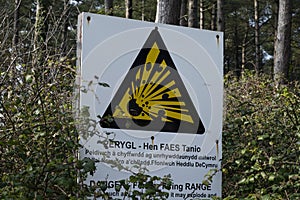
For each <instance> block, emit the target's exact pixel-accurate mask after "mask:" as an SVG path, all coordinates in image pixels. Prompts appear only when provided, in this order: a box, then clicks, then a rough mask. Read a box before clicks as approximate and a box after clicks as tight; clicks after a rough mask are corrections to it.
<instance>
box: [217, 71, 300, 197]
mask: <svg viewBox="0 0 300 200" xmlns="http://www.w3.org/2000/svg"><path fill="white" fill-rule="evenodd" d="M225 79H226V80H225V109H224V110H225V111H224V112H225V114H224V117H225V119H224V127H223V169H222V170H223V196H224V197H227V198H226V199H235V198H238V199H276V200H278V199H299V198H300V153H299V152H300V87H299V84H298V83H294V84H291V85H288V86H282V87H280V88H275V87H274V85H273V81H272V79H271V78H268V77H266V76H264V75H261V76H260V77H257V76H254V75H252V74H251V73H246V74H245V75H244V77H243V78H241V79H237V78H234V77H232V76H231V75H228V76H226V78H225Z"/></svg>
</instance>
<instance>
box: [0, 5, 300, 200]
mask: <svg viewBox="0 0 300 200" xmlns="http://www.w3.org/2000/svg"><path fill="white" fill-rule="evenodd" d="M0 5H1V7H0V55H1V56H0V75H1V76H0V198H1V199H85V198H86V197H87V196H88V195H94V196H102V197H103V198H106V199H109V197H108V195H107V194H106V192H105V190H106V188H105V187H100V191H98V192H95V191H96V190H95V189H96V188H90V189H87V188H84V187H82V186H81V184H80V182H81V181H82V180H83V179H84V178H85V176H86V174H87V173H93V171H94V170H95V166H94V163H93V161H92V160H88V159H87V160H78V159H77V149H78V147H79V144H78V132H77V130H76V123H77V121H76V119H75V118H74V109H73V101H74V95H73V91H74V79H75V76H76V34H77V16H78V14H79V13H81V12H93V13H99V14H107V15H114V16H119V17H126V18H133V19H137V20H145V21H156V22H160V23H169V24H174V25H181V26H189V27H192V28H199V29H209V30H219V31H224V44H225V47H224V71H225V76H224V80H225V81H224V85H225V94H224V99H225V103H224V104H225V107H224V125H223V165H222V172H223V199H291V200H293V199H299V198H300V175H299V174H300V153H299V152H300V119H299V118H300V87H299V83H298V81H299V79H300V76H299V75H300V34H299V32H300V1H298V0H279V1H278V0H251V1H250V0H198V1H197V0H125V1H124V0H114V1H113V0H105V1H104V0H97V1H96V0H82V1H78V0H72V1H67V0H60V1H50V0H14V1H13V0H8V1H3V0H0ZM78 180H79V182H78ZM131 181H141V182H143V183H145V184H144V185H146V186H145V188H144V190H142V191H143V192H136V193H135V194H136V196H134V197H133V196H131V198H132V199H134V198H135V197H137V198H140V199H151V198H153V199H154V198H155V197H156V196H157V197H156V198H159V199H163V198H166V196H165V195H166V194H165V193H163V192H162V191H161V185H163V184H167V185H168V184H169V179H166V178H165V177H155V178H153V177H148V176H145V175H141V174H138V175H133V178H132V179H131ZM157 182H159V183H157ZM146 183H147V184H146ZM122 187H124V188H125V189H126V188H127V185H126V184H125V183H124V185H122Z"/></svg>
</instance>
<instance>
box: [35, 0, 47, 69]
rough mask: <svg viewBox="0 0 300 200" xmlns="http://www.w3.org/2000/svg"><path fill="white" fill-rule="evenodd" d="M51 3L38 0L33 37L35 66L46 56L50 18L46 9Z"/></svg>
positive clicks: (45, 0)
mask: <svg viewBox="0 0 300 200" xmlns="http://www.w3.org/2000/svg"><path fill="white" fill-rule="evenodd" d="M49 6H50V3H49V2H48V1H47V0H37V2H36V14H35V24H34V39H33V60H32V64H33V67H37V66H38V65H40V64H41V61H42V59H43V58H44V56H43V54H46V53H45V48H46V39H47V32H48V19H47V13H46V10H47V9H48V8H49Z"/></svg>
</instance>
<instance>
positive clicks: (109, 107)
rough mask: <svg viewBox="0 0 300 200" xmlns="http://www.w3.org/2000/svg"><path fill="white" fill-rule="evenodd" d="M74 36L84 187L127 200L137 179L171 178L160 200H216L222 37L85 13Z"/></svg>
mask: <svg viewBox="0 0 300 200" xmlns="http://www.w3.org/2000/svg"><path fill="white" fill-rule="evenodd" d="M79 27H80V30H79V33H78V36H79V38H78V44H79V45H78V47H79V50H78V57H79V66H80V70H79V73H78V80H79V84H80V93H79V101H78V107H79V108H80V114H81V117H82V118H83V120H81V123H82V124H81V125H80V127H81V128H80V130H79V131H80V143H81V144H82V148H81V149H80V151H79V152H80V158H81V159H85V158H90V159H93V160H95V161H97V162H96V167H97V170H96V171H95V173H94V174H93V175H90V176H88V178H87V180H86V181H85V182H84V185H85V186H86V187H90V186H91V187H93V186H99V188H101V187H102V186H103V185H104V186H105V187H104V188H105V192H107V194H109V195H110V196H111V197H112V198H113V199H131V198H130V192H128V191H131V192H133V191H134V190H139V189H140V188H139V186H138V185H136V184H132V185H131V186H130V188H127V189H128V191H125V190H126V189H125V188H122V187H121V186H122V184H123V183H124V182H123V181H125V180H128V179H129V177H130V176H132V175H136V174H140V173H141V174H145V175H147V176H149V177H155V176H157V177H164V176H168V177H170V178H171V179H172V184H171V186H170V187H168V188H163V187H162V188H161V190H162V191H165V192H166V193H167V194H168V195H167V196H168V199H195V198H198V199H212V198H213V197H214V196H218V197H220V196H221V177H222V176H221V170H220V169H221V160H222V107H223V106H222V102H223V66H222V62H223V60H222V58H223V42H222V41H223V35H222V33H220V32H213V31H203V30H197V29H190V28H184V27H177V26H170V25H165V24H156V23H149V22H142V21H136V20H128V19H122V18H117V17H110V16H102V15H96V14H91V13H83V14H81V15H80V17H79ZM100 186H101V187H100ZM102 188H103V187H102ZM99 190H101V189H99ZM102 192H103V191H102Z"/></svg>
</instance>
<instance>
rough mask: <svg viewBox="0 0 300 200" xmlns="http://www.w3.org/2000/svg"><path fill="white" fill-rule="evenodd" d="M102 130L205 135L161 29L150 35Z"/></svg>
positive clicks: (103, 117)
mask: <svg viewBox="0 0 300 200" xmlns="http://www.w3.org/2000/svg"><path fill="white" fill-rule="evenodd" d="M100 126H101V127H103V128H112V129H131V130H144V131H157V132H174V133H195V134H196V133H197V134H203V133H204V132H205V128H204V126H203V123H202V121H201V119H200V117H199V115H198V113H197V111H196V109H195V106H194V104H193V102H192V101H191V98H190V95H189V94H188V92H187V90H186V88H185V86H184V83H183V81H182V79H181V78H180V75H179V73H178V71H177V69H176V67H175V64H174V62H173V60H172V58H171V56H170V54H169V52H168V51H167V48H166V46H165V44H164V42H163V40H162V37H161V36H160V34H159V32H158V29H157V28H155V29H154V30H152V31H151V33H150V35H149V37H148V39H147V40H146V42H145V44H144V46H143V47H142V49H141V50H140V52H139V54H138V55H137V57H136V59H135V61H134V62H133V64H132V66H131V68H130V70H129V71H128V73H127V75H126V77H125V78H124V80H123V82H122V84H121V86H120V87H119V88H118V90H117V92H116V94H115V96H114V97H113V99H112V101H111V103H110V104H109V106H108V108H107V109H106V111H105V113H104V114H103V115H102V118H101V121H100Z"/></svg>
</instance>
